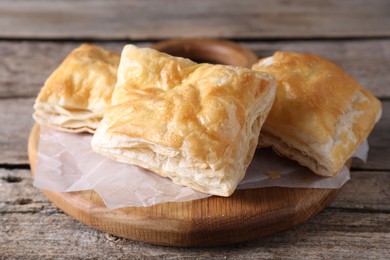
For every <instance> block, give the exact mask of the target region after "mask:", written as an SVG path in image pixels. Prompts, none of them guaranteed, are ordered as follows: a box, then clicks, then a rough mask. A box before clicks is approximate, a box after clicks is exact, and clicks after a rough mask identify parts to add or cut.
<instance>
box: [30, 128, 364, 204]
mask: <svg viewBox="0 0 390 260" xmlns="http://www.w3.org/2000/svg"><path fill="white" fill-rule="evenodd" d="M91 139H92V135H90V134H70V133H64V132H60V131H56V130H53V129H51V128H48V127H45V126H41V131H40V141H39V148H38V164H37V168H36V172H35V177H34V186H35V187H37V188H40V189H45V190H50V191H57V192H71V191H82V190H94V191H96V192H97V193H98V194H99V195H100V196H101V197H102V199H103V200H104V203H105V204H106V206H107V207H108V208H110V209H116V208H121V207H128V206H145V207H146V206H151V205H155V204H159V203H163V202H180V201H188V200H195V199H201V198H206V197H209V196H211V195H209V194H204V193H200V192H197V191H194V190H192V189H190V188H187V187H183V186H180V185H177V184H175V183H173V182H172V181H171V180H169V179H168V178H163V177H160V176H158V175H156V174H154V173H151V172H149V171H148V170H145V169H142V168H140V167H137V166H134V165H127V164H123V163H119V162H115V161H113V160H111V159H108V158H106V157H104V156H102V155H100V154H97V153H94V152H93V151H92V149H91V146H90V142H91ZM367 153H368V144H367V142H365V143H363V145H362V146H361V147H360V148H359V150H358V152H357V153H356V155H357V156H358V157H359V158H361V159H362V160H366V157H367ZM349 178H350V173H349V170H348V168H347V167H345V166H344V168H343V169H342V170H341V172H340V173H339V174H338V175H337V176H336V177H333V178H322V177H319V176H316V175H314V174H313V173H311V172H310V171H309V170H308V169H307V168H305V167H302V166H300V165H299V164H298V163H296V162H294V161H291V160H289V159H285V158H282V157H279V156H277V155H276V154H275V153H273V152H272V150H271V149H258V150H257V151H256V154H255V156H254V158H253V160H252V163H251V165H250V166H249V167H248V170H247V173H246V176H245V178H244V179H243V180H242V181H241V183H240V184H239V186H238V189H249V188H260V187H275V186H278V187H301V188H331V189H337V188H340V187H341V186H343V185H344V183H346V182H347V181H348V180H349Z"/></svg>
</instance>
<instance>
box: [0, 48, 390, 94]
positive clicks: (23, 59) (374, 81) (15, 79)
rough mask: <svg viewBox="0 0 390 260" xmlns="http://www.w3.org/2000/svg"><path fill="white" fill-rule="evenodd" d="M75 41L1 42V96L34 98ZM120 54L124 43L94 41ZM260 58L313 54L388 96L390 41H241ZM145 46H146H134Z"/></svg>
mask: <svg viewBox="0 0 390 260" xmlns="http://www.w3.org/2000/svg"><path fill="white" fill-rule="evenodd" d="M79 44H80V43H78V42H12V41H0V57H2V58H1V59H0V68H2V69H1V70H0V97H3V98H4V97H34V96H36V95H37V94H38V92H39V89H40V88H41V86H42V85H43V83H44V81H45V79H46V78H47V77H48V76H49V75H50V74H51V72H52V71H53V70H54V69H55V68H56V67H57V66H58V65H59V64H60V63H61V61H62V60H63V59H64V57H65V56H66V55H67V54H68V53H69V52H70V51H71V50H72V49H74V48H76V47H77V46H78V45H79ZM96 44H98V45H101V46H103V47H106V48H108V49H110V50H115V51H118V52H120V51H121V49H122V47H123V45H124V44H126V43H125V42H109V43H107V42H97V43H96ZM241 44H243V45H244V46H246V47H248V48H250V49H252V50H254V51H255V52H256V53H257V54H258V55H259V56H261V57H265V56H269V55H272V54H273V53H274V52H275V51H277V50H284V51H298V52H312V53H316V54H318V55H321V56H323V57H325V58H328V59H330V60H332V61H333V62H335V63H336V64H338V65H339V66H340V67H342V68H343V69H344V70H345V71H346V72H347V73H349V74H350V75H351V76H352V77H353V78H355V79H356V80H357V81H358V82H360V83H361V84H362V85H363V86H365V87H366V88H368V89H370V90H371V91H372V92H373V93H374V94H375V95H376V96H379V97H383V98H388V97H390V87H387V86H390V73H388V72H389V71H390V40H359V41H347V40H346V41H314V42H305V41H282V42H255V43H248V42H241ZM137 45H139V46H146V45H148V43H137Z"/></svg>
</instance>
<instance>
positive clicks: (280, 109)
mask: <svg viewBox="0 0 390 260" xmlns="http://www.w3.org/2000/svg"><path fill="white" fill-rule="evenodd" d="M252 69H254V70H257V71H262V72H266V73H270V74H272V75H274V76H275V78H276V81H277V90H276V98H275V102H274V104H273V106H272V109H271V111H270V113H269V116H268V118H267V120H266V122H265V123H264V126H263V128H262V132H261V137H260V141H259V145H260V146H272V147H273V149H275V150H276V151H278V152H279V153H280V154H282V155H284V156H287V157H289V158H291V159H294V160H297V161H298V162H299V163H300V164H302V165H305V166H307V167H309V168H310V169H311V170H312V171H313V172H315V173H316V174H318V175H322V176H334V175H335V174H337V173H338V172H339V171H340V169H341V168H342V166H343V165H344V163H345V162H346V160H348V159H349V158H350V157H351V156H352V155H353V154H354V153H355V151H356V149H357V148H358V147H359V145H360V144H361V143H362V142H363V141H364V140H365V139H366V138H367V136H368V134H369V133H370V131H371V130H372V128H373V127H374V124H375V123H376V122H377V120H378V119H379V117H380V115H381V103H380V101H379V100H378V99H377V98H375V97H374V96H373V95H372V94H371V93H370V92H369V91H368V90H366V89H364V88H363V87H362V86H360V85H359V84H358V83H357V82H356V81H355V80H353V79H352V78H351V77H350V76H348V75H347V74H346V73H345V72H344V71H343V70H341V69H340V68H339V67H337V66H336V65H335V64H333V63H332V62H330V61H328V60H326V59H324V58H321V57H319V56H316V55H313V54H300V53H293V52H276V53H275V54H274V55H273V56H272V57H268V58H265V59H261V60H260V61H259V62H257V63H256V64H254V65H253V67H252Z"/></svg>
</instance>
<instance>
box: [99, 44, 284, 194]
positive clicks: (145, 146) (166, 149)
mask: <svg viewBox="0 0 390 260" xmlns="http://www.w3.org/2000/svg"><path fill="white" fill-rule="evenodd" d="M275 88H276V87H275V83H274V80H273V77H272V76H271V75H268V74H265V73H262V72H255V71H252V70H250V69H246V68H239V67H230V66H223V65H211V64H197V63H195V62H192V61H190V60H188V59H184V58H178V57H172V56H169V55H167V54H163V53H160V52H158V51H156V50H152V49H148V48H142V49H139V48H136V47H135V46H132V45H127V46H125V48H124V49H123V52H122V55H121V61H120V65H119V69H118V81H117V83H116V86H115V91H114V93H113V98H112V104H113V106H112V107H110V108H109V109H107V110H106V112H105V114H104V117H103V120H102V121H101V124H100V125H99V127H98V128H97V130H96V133H95V135H94V137H93V139H92V148H93V149H94V151H96V152H98V153H102V154H104V155H106V156H109V157H111V158H113V159H114V160H117V161H120V162H124V163H129V164H135V165H138V166H141V167H143V168H146V169H149V170H151V171H153V172H155V173H156V174H159V175H161V176H165V177H169V178H170V179H172V180H173V181H174V182H175V183H177V184H181V185H185V186H188V187H191V188H193V189H195V190H198V191H201V192H205V193H210V194H215V195H220V196H229V195H231V194H232V193H233V191H234V190H235V188H236V186H237V184H238V183H239V182H240V180H241V179H242V178H243V177H244V175H245V171H246V168H247V167H248V165H249V163H250V161H251V159H252V157H253V154H254V151H255V149H256V147H257V142H258V134H259V132H260V128H261V125H262V124H263V122H264V120H265V118H266V116H267V114H268V112H269V109H270V108H271V105H272V102H273V100H274V95H275Z"/></svg>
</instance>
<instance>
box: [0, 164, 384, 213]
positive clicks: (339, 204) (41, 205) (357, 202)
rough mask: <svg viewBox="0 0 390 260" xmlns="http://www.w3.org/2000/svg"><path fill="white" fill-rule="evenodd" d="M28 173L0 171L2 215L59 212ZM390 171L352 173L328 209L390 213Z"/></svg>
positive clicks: (26, 171) (16, 170)
mask: <svg viewBox="0 0 390 260" xmlns="http://www.w3.org/2000/svg"><path fill="white" fill-rule="evenodd" d="M32 182H33V177H32V176H31V172H30V171H29V170H18V169H15V170H7V169H1V168H0V187H2V191H1V192H0V214H5V213H28V212H35V213H48V212H51V213H58V212H59V210H56V208H55V207H54V206H53V205H52V204H51V203H50V202H49V201H48V200H47V199H46V197H45V196H44V195H43V194H42V193H41V192H40V191H39V190H38V189H37V188H35V187H33V186H32ZM389 183H390V171H383V172H369V171H357V172H352V175H351V180H350V181H348V182H347V184H345V186H344V187H343V188H342V190H341V192H340V193H339V195H338V196H337V197H336V199H335V200H334V201H333V202H332V204H331V205H330V206H329V207H330V208H333V209H334V210H338V209H340V210H348V209H361V210H366V211H370V212H375V211H381V212H383V211H386V212H387V211H389V213H390V189H389Z"/></svg>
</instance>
